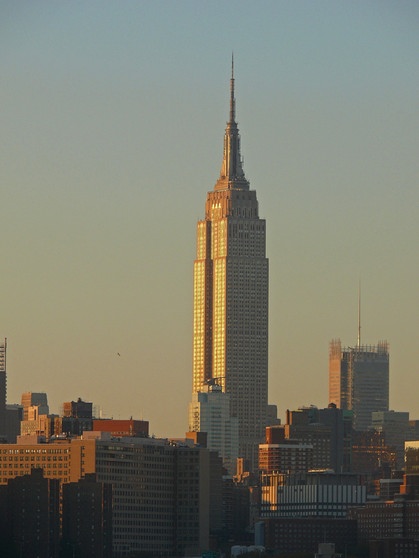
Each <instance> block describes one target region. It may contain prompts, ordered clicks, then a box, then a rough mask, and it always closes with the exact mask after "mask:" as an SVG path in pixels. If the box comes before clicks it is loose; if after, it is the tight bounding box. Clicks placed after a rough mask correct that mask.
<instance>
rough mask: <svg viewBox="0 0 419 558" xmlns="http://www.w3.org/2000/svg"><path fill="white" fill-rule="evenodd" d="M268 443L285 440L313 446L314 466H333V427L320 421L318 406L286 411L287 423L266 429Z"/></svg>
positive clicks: (320, 467) (318, 467) (328, 467)
mask: <svg viewBox="0 0 419 558" xmlns="http://www.w3.org/2000/svg"><path fill="white" fill-rule="evenodd" d="M266 436H267V442H268V443H282V441H284V440H288V441H293V443H300V444H308V445H311V446H312V448H313V449H312V468H313V469H330V468H332V461H333V460H332V441H331V437H332V428H331V427H330V426H327V425H325V424H322V423H320V422H319V419H318V409H317V407H314V406H311V407H302V408H300V409H298V410H297V411H289V410H287V412H286V424H284V425H279V426H272V427H268V428H267V429H266Z"/></svg>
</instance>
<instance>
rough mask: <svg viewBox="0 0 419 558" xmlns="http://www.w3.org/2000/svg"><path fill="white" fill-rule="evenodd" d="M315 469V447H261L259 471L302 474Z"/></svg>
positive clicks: (301, 444)
mask: <svg viewBox="0 0 419 558" xmlns="http://www.w3.org/2000/svg"><path fill="white" fill-rule="evenodd" d="M312 468H313V446H312V445H311V444H303V443H298V442H295V443H292V442H291V441H288V440H287V441H284V442H283V443H282V444H260V445H259V471H260V472H262V473H302V472H306V471H308V470H309V469H312Z"/></svg>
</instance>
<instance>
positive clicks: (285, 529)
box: [264, 517, 357, 557]
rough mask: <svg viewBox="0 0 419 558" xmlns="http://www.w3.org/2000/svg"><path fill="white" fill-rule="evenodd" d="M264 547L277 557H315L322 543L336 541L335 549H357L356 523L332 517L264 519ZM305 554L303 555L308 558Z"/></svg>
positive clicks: (342, 552) (342, 553)
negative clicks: (302, 555)
mask: <svg viewBox="0 0 419 558" xmlns="http://www.w3.org/2000/svg"><path fill="white" fill-rule="evenodd" d="M264 530H265V546H266V549H267V550H269V551H270V553H272V554H273V555H274V556H275V555H280V556H290V555H291V556H298V555H301V554H302V553H303V552H304V553H307V554H309V553H311V554H310V555H311V556H314V555H315V554H314V553H315V552H316V551H317V550H318V547H319V542H320V541H324V540H325V538H326V540H333V541H334V543H335V547H336V550H338V551H339V552H340V553H341V554H338V555H336V556H342V557H343V556H344V555H345V551H346V550H348V549H350V548H351V547H355V546H356V542H357V537H356V535H357V533H356V521H355V520H353V519H344V518H333V517H273V518H269V519H265V520H264ZM305 555H306V554H304V556H305Z"/></svg>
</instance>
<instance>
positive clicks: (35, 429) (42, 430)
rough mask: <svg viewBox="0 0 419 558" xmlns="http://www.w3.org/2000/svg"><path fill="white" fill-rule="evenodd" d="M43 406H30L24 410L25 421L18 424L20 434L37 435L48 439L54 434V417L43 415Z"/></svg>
mask: <svg viewBox="0 0 419 558" xmlns="http://www.w3.org/2000/svg"><path fill="white" fill-rule="evenodd" d="M44 409H45V406H43V405H31V406H29V407H28V408H27V409H26V415H27V417H28V418H27V419H26V420H22V422H21V423H20V434H21V435H22V436H25V435H27V434H37V435H39V436H45V437H46V438H50V437H51V436H53V434H54V416H51V415H48V414H44V413H43V412H42V411H43V410H44Z"/></svg>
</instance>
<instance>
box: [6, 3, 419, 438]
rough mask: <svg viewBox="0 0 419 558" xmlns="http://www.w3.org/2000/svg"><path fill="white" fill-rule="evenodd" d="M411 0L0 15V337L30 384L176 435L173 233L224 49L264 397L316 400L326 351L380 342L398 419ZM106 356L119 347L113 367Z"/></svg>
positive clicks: (407, 379) (219, 109)
mask: <svg viewBox="0 0 419 558" xmlns="http://www.w3.org/2000/svg"><path fill="white" fill-rule="evenodd" d="M418 29H419V4H418V3H417V1H416V0H415V1H403V0H402V1H400V0H397V1H394V2H390V1H386V0H381V1H353V2H339V1H319V2H312V1H311V0H310V1H309V0H301V1H296V2H290V1H287V2H286V1H278V0H276V1H262V2H256V1H252V2H249V1H246V0H241V1H237V0H232V1H229V2H224V1H223V2H220V1H211V2H209V1H206V2H204V1H158V0H157V1H150V2H142V1H139V0H136V1H131V0H125V1H123V2H111V1H104V0H89V1H87V2H83V1H72V2H64V1H62V2H56V1H39V2H33V1H29V0H28V1H19V2H16V1H15V0H12V1H8V0H6V1H5V0H3V1H0V75H1V81H2V85H1V105H0V111H1V127H0V141H1V146H0V180H1V198H0V227H1V229H0V230H1V234H0V243H1V254H2V255H1V262H2V264H1V274H0V281H1V282H0V285H1V292H2V296H1V301H2V302H1V314H0V337H7V338H8V340H9V353H8V357H9V360H8V401H9V403H13V402H18V401H20V395H21V393H22V392H23V391H46V392H47V393H48V397H49V402H50V407H51V409H52V411H58V409H59V407H60V405H61V404H62V403H63V402H64V401H68V400H71V399H75V398H77V397H79V396H80V397H82V398H83V399H87V400H90V401H93V402H94V404H95V405H97V406H99V407H101V408H102V410H103V413H104V414H105V415H106V416H114V417H115V418H124V417H129V416H131V415H132V416H133V417H135V418H144V419H148V420H149V421H150V430H151V432H154V433H155V434H156V435H164V436H166V435H167V436H169V435H174V436H180V435H182V434H183V433H184V431H185V430H186V428H187V404H188V401H189V399H190V391H191V354H192V266H193V260H194V257H195V227H196V221H197V220H198V219H200V218H202V217H203V216H204V205H205V198H206V192H207V191H208V190H211V189H212V188H213V186H214V184H215V181H216V179H217V178H218V175H219V169H220V166H221V157H222V145H223V134H224V128H225V122H226V120H227V118H228V88H229V82H228V80H229V76H230V60H231V52H232V51H233V50H234V55H235V69H236V97H237V119H238V122H239V127H240V131H241V137H242V154H243V156H244V160H245V162H244V167H245V172H246V176H247V178H248V179H249V180H250V182H251V186H252V188H254V189H256V191H257V193H258V198H259V207H260V215H261V216H262V217H264V218H266V220H267V230H268V246H267V251H268V257H269V259H270V366H269V368H270V402H272V403H276V404H277V405H278V408H279V415H280V416H281V417H283V416H284V412H285V410H286V409H287V408H290V409H295V408H297V407H298V406H300V405H307V404H316V405H319V406H322V407H323V406H326V405H327V403H328V387H327V386H328V344H329V341H330V340H331V339H332V338H336V337H340V338H341V340H342V342H343V344H344V345H352V344H354V343H355V342H356V336H357V290H358V280H359V279H361V282H362V341H363V342H364V343H368V344H375V343H376V342H377V341H378V340H382V339H387V340H388V341H389V343H390V353H391V355H390V358H391V376H390V393H391V408H393V409H395V410H403V411H405V410H407V411H410V413H411V418H419V401H418V398H417V393H418V391H419V339H418V337H419V294H418V285H419V254H418V241H419V218H418V212H419V209H418V208H419V185H418V174H419V173H418V169H419V164H418V143H419V141H418V140H419V131H418V130H419V122H418V120H419V119H418V90H419V72H418V61H417V53H418V51H419V33H418ZM117 353H120V355H121V356H118V355H117Z"/></svg>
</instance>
